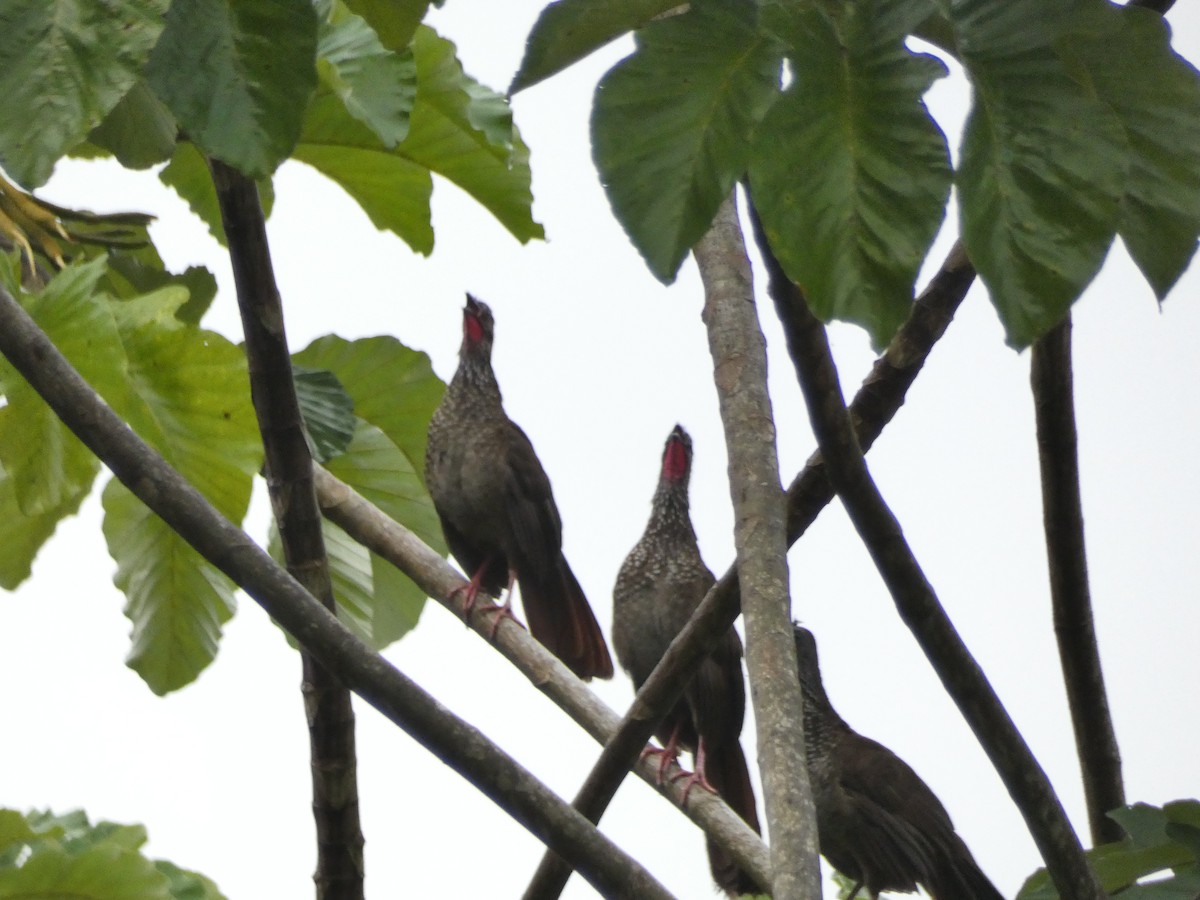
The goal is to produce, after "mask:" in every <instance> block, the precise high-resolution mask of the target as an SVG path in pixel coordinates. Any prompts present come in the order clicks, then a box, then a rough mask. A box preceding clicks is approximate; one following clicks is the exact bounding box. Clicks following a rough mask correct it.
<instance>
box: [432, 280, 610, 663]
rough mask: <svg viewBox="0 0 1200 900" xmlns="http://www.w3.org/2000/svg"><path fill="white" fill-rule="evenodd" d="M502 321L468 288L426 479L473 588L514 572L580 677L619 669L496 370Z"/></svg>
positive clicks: (536, 625)
mask: <svg viewBox="0 0 1200 900" xmlns="http://www.w3.org/2000/svg"><path fill="white" fill-rule="evenodd" d="M493 333H494V322H493V319H492V311H491V310H490V309H489V308H488V306H487V304H485V303H482V302H481V301H479V300H476V299H475V298H474V297H471V296H470V295H468V296H467V305H466V307H465V308H464V309H463V341H462V347H461V349H460V351H459V363H458V369H457V370H456V371H455V373H454V377H453V378H452V379H451V381H450V384H449V385H448V386H447V388H446V393H445V396H444V397H443V398H442V402H441V404H440V405H439V406H438V408H437V410H436V411H435V412H434V414H433V418H432V419H431V420H430V423H429V443H428V447H427V449H426V453H425V482H426V485H427V486H428V488H429V494H430V496H431V497H432V498H433V505H434V507H435V508H436V509H437V514H438V517H439V518H440V519H441V522H442V530H443V532H444V533H445V535H446V544H447V545H448V546H449V547H450V552H451V553H453V554H454V558H455V559H457V560H458V562H459V564H460V565H461V566H462V567H463V570H464V571H466V573H467V574H468V576H470V577H471V579H472V585H473V587H474V588H476V589H478V590H480V591H483V592H484V593H487V594H490V595H492V596H494V597H499V596H500V595H501V593H502V592H503V590H504V588H505V587H506V586H508V585H510V584H511V583H512V581H513V579H515V580H516V582H517V583H518V584H520V586H521V600H522V603H523V605H524V608H525V615H526V618H527V619H528V620H529V630H530V632H531V633H532V634H533V636H534V637H535V638H537V639H538V640H539V641H541V642H542V644H544V645H545V646H546V648H547V649H548V650H550V652H552V653H553V654H555V655H556V656H557V657H558V658H559V659H561V660H562V661H563V662H564V663H566V665H567V666H568V667H569V668H570V669H571V671H573V672H574V673H575V674H576V675H578V676H579V677H580V678H584V679H588V678H593V677H594V678H611V677H612V674H613V665H612V659H611V658H610V657H609V654H608V646H607V645H606V644H605V642H604V635H603V634H602V633H601V631H600V625H599V624H598V623H597V622H596V617H595V616H594V615H593V614H592V610H591V607H590V606H589V605H588V602H587V598H586V597H585V596H584V593H583V590H582V589H581V588H580V586H579V582H578V581H577V580H576V579H575V575H574V573H573V572H572V571H571V567H570V566H569V565H568V564H567V560H566V558H565V557H564V556H563V552H562V521H561V520H560V519H559V515H558V507H557V506H556V505H555V503H554V494H553V492H552V491H551V489H550V479H548V478H547V477H546V472H545V470H544V469H542V464H541V462H540V461H539V460H538V458H537V454H536V453H534V450H533V445H532V444H531V443H530V442H529V438H528V437H526V436H525V432H523V431H522V430H521V429H520V428H518V427H517V425H516V424H515V423H513V421H512V420H511V419H509V418H508V416H507V415H506V414H505V412H504V406H503V403H502V401H501V396H500V387H499V385H498V384H497V383H496V376H495V373H494V372H493V371H492V338H493Z"/></svg>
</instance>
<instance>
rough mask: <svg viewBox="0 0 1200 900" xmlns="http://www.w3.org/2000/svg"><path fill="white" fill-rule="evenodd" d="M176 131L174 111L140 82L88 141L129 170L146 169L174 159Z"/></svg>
mask: <svg viewBox="0 0 1200 900" xmlns="http://www.w3.org/2000/svg"><path fill="white" fill-rule="evenodd" d="M177 129H178V126H176V124H175V117H174V116H172V115H171V111H170V110H169V109H167V107H166V106H164V105H163V102H162V101H161V100H159V99H158V97H157V96H156V95H155V93H154V91H152V90H151V89H150V86H149V85H148V84H146V82H145V81H138V82H136V83H135V84H134V85H133V87H132V88H130V89H129V93H128V94H126V95H125V96H124V97H122V98H121V102H120V103H118V104H117V105H116V106H115V107H113V110H112V112H110V113H109V114H108V115H107V116H106V117H105V119H104V121H102V122H101V123H100V124H99V125H97V126H96V127H95V128H93V129H92V132H91V134H89V135H88V140H89V141H90V142H91V143H92V144H94V145H95V146H97V147H102V148H103V149H105V150H107V151H109V152H110V153H112V155H113V156H115V157H116V158H117V160H118V161H119V162H120V163H121V165H123V166H125V167H126V168H129V169H147V168H149V167H150V166H153V165H156V164H157V163H160V162H166V161H167V160H168V159H170V158H171V153H172V152H173V151H174V149H175V132H176V131H177ZM76 149H78V148H76Z"/></svg>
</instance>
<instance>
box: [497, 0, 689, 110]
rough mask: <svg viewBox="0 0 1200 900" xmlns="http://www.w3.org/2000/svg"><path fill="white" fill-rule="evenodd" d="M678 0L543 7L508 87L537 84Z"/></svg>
mask: <svg viewBox="0 0 1200 900" xmlns="http://www.w3.org/2000/svg"><path fill="white" fill-rule="evenodd" d="M678 5H679V2H678V0H557V2H554V3H550V4H548V5H547V6H546V8H545V9H543V10H542V12H541V14H540V15H539V16H538V20H537V22H535V23H534V26H533V30H532V31H530V32H529V37H528V38H527V39H526V41H525V56H524V58H523V59H522V60H521V67H520V68H519V69H518V70H517V74H516V76H514V78H513V81H512V85H511V86H510V87H509V89H508V92H509V93H510V94H515V93H516V92H517V91H520V90H524V89H525V88H527V87H530V86H531V85H535V84H537V83H538V82H539V81H542V80H544V79H546V78H549V77H550V76H551V75H553V74H555V73H556V72H561V71H562V70H563V69H565V68H566V67H567V66H569V65H571V64H572V63H574V62H578V61H579V60H581V59H583V58H584V57H585V56H588V55H589V54H591V53H593V52H595V51H596V50H599V49H600V48H601V47H603V46H604V45H605V44H607V43H609V42H610V41H613V40H616V39H617V38H619V37H620V36H621V35H623V34H626V33H627V32H630V31H633V30H634V29H635V28H641V27H642V26H643V25H645V24H646V23H647V22H649V21H651V20H652V19H653V18H654V17H655V16H658V15H661V14H662V13H664V12H666V11H667V10H669V9H672V8H674V7H676V6H678Z"/></svg>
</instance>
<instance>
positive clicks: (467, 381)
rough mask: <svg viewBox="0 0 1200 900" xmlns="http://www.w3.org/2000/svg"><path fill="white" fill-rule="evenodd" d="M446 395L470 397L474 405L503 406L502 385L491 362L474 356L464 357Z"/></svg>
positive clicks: (465, 355) (447, 388)
mask: <svg viewBox="0 0 1200 900" xmlns="http://www.w3.org/2000/svg"><path fill="white" fill-rule="evenodd" d="M446 393H447V394H449V395H450V396H451V397H452V398H460V397H469V398H471V400H472V402H474V403H479V402H481V401H482V402H483V403H488V404H492V403H494V404H495V405H496V406H500V405H501V396H500V385H499V384H498V383H497V382H496V373H495V372H494V371H492V363H491V360H489V359H485V358H482V357H479V356H476V355H473V354H464V355H463V356H462V358H461V359H460V361H459V365H458V369H456V370H455V372H454V377H453V378H451V379H450V384H449V385H448V386H447V387H446Z"/></svg>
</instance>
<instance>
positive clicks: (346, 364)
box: [294, 334, 445, 531]
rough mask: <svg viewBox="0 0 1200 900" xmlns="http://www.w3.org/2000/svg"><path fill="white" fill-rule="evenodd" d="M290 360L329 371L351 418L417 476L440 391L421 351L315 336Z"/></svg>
mask: <svg viewBox="0 0 1200 900" xmlns="http://www.w3.org/2000/svg"><path fill="white" fill-rule="evenodd" d="M294 360H295V362H296V363H297V364H298V365H302V366H308V367H309V368H312V369H327V370H329V371H330V372H333V373H334V374H335V375H336V376H337V377H338V380H339V381H341V383H342V387H344V388H345V389H346V392H347V393H348V394H349V395H350V397H351V398H352V399H353V400H354V412H355V414H356V415H357V416H358V417H359V418H360V419H362V420H364V421H366V422H368V423H370V424H371V425H374V426H375V427H376V428H379V429H380V430H381V431H382V432H383V433H384V434H386V435H387V436H388V438H389V439H390V440H391V441H392V442H393V443H394V444H395V445H396V446H397V447H398V448H399V449H400V452H401V453H403V454H404V457H405V459H406V460H407V462H408V465H409V468H411V469H412V470H413V471H414V472H416V473H418V475H419V476H421V477H423V475H422V473H423V472H424V471H425V441H426V432H427V430H428V428H429V419H430V417H431V416H432V415H433V411H434V410H435V409H437V405H438V404H439V403H440V402H441V400H442V393H443V392H444V391H445V385H444V384H443V383H442V380H441V379H440V378H438V377H437V375H435V374H434V371H433V367H432V366H431V365H430V364H429V357H428V356H427V355H426V354H425V353H422V352H420V351H418V350H411V349H409V348H408V347H405V346H404V345H403V344H402V343H400V342H399V341H398V340H396V339H395V338H393V337H386V336H379V337H371V338H360V339H359V340H356V341H348V340H346V339H345V338H341V337H338V336H337V335H332V334H331V335H326V336H325V337H320V338H317V339H316V340H315V341H313V342H312V343H311V344H309V345H308V346H307V347H305V348H304V349H303V350H301V351H300V352H299V353H297V354H295V356H294ZM406 524H407V523H406ZM409 527H413V526H411V525H410V526H409ZM434 530H435V531H436V530H437V529H434Z"/></svg>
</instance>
